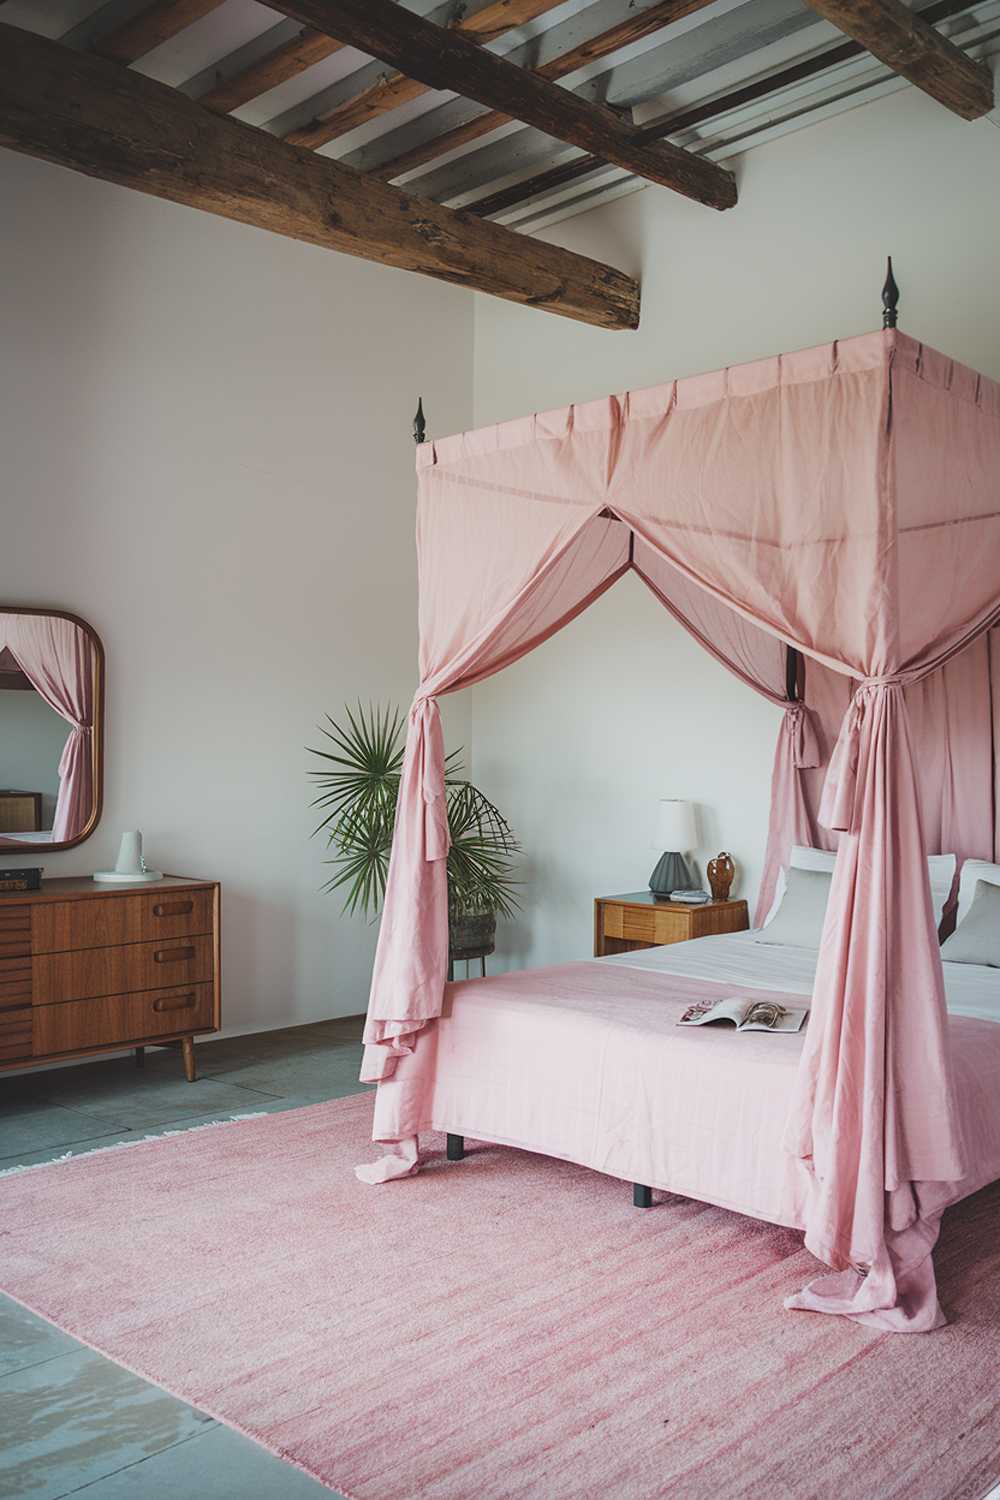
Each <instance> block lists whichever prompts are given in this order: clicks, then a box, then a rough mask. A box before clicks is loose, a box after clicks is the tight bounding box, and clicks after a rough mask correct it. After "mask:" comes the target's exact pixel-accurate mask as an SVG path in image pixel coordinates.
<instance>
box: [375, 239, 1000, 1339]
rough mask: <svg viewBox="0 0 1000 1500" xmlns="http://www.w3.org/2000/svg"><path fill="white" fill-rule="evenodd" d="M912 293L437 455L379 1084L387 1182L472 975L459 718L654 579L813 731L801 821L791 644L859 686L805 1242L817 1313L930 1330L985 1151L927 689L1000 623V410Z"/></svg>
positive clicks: (425, 471) (378, 1009) (790, 769)
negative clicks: (456, 714)
mask: <svg viewBox="0 0 1000 1500" xmlns="http://www.w3.org/2000/svg"><path fill="white" fill-rule="evenodd" d="M895 298H896V292H895V284H894V282H893V281H892V278H891V267H890V277H889V280H888V281H887V285H886V288H885V291H884V308H885V316H884V326H883V328H882V330H881V331H879V332H877V333H870V334H864V335H861V336H859V337H853V338H849V339H845V340H840V341H836V342H834V343H832V344H825V345H822V346H819V347H817V348H812V349H806V350H803V351H800V352H797V353H794V354H790V355H779V356H776V357H775V358H772V359H764V360H759V361H755V362H754V363H751V364H745V365H740V366H734V367H731V368H728V369H723V370H719V371H716V372H713V373H711V374H706V375H699V376H694V377H691V378H688V379H681V380H675V381H671V382H669V383H667V384H665V385H660V386H655V387H652V388H650V389H646V390H639V391H631V392H627V393H624V394H620V395H616V396H608V397H605V398H603V399H601V400H597V401H590V402H587V403H584V404H578V405H573V406H569V407H564V408H561V409H559V410H556V411H550V412H544V413H537V414H535V415H533V416H530V417H525V418H522V419H519V420H516V421H511V422H505V423H502V424H500V425H497V426H492V427H487V428H483V429H480V430H478V431H474V432H468V433H464V434H461V435H459V436H456V437H451V438H445V439H441V440H435V441H431V442H423V443H422V444H421V445H420V446H419V447H418V449H417V473H418V506H417V550H418V561H419V581H420V674H421V683H420V687H419V689H418V691H417V694H416V697H415V699H414V703H413V707H412V709H411V713H410V723H409V734H408V739H407V747H406V759H405V764H404V769H403V776H402V782H401V788H400V797H399V804H398V810H397V824H396V835H395V841H394V846H393V853H392V859H391V863H390V870H389V879H388V887H387V893H386V902H385V909H384V914H383V920H382V929H381V933H380V937H379V946H378V952H377V956H376V962H375V970H374V976H373V984H372V993H371V1000H370V1005H369V1012H368V1022H367V1026H366V1031H365V1041H366V1043H367V1049H366V1061H365V1066H364V1069H363V1072H362V1077H363V1078H365V1079H366V1080H369V1081H370V1080H379V1081H380V1088H379V1094H378V1098H377V1102H376V1119H375V1132H374V1134H375V1139H376V1140H380V1141H382V1142H386V1143H393V1149H392V1151H391V1152H390V1153H389V1154H388V1155H387V1156H386V1157H384V1158H383V1161H382V1163H381V1165H380V1167H379V1170H378V1172H377V1173H376V1174H375V1175H376V1176H378V1177H379V1178H381V1179H382V1180H384V1179H385V1178H387V1177H389V1176H393V1175H401V1174H402V1173H404V1172H409V1171H411V1170H413V1169H414V1168H415V1165H416V1139H415V1138H416V1134H417V1132H418V1131H419V1129H420V1128H423V1127H425V1126H426V1124H427V1123H428V1122H427V1121H426V1119H425V1118H424V1117H423V1111H424V1092H425V1091H424V1089H423V1088H422V1086H421V1082H420V1079H421V1069H420V1068H419V1067H417V1068H413V1067H410V1068H408V1069H407V1070H406V1079H405V1082H401V1081H399V1080H397V1079H395V1078H394V1077H393V1074H394V1069H395V1063H396V1060H397V1059H398V1058H399V1057H400V1056H401V1055H408V1054H410V1053H414V1062H416V1061H417V1060H418V1059H419V1056H420V1054H421V1052H423V1054H424V1059H425V1066H424V1069H423V1073H424V1076H429V1074H430V1072H431V1071H432V1070H433V1054H434V1045H433V1027H431V1032H430V1034H429V1035H427V1036H421V1034H420V1033H421V1032H422V1031H423V1030H424V1028H426V1027H427V1026H428V1024H429V1023H431V1022H432V1021H433V1020H434V1019H435V1018H436V1017H437V1016H438V1015H440V1013H441V1005H442V999H443V992H444V982H445V976H446V973H447V961H448V911H447V876H446V866H445V860H446V855H447V840H448V830H447V816H446V804H445V799H444V795H443V793H444V760H443V745H442V737H441V730H440V723H439V717H438V711H437V705H436V699H437V698H438V697H439V696H440V695H441V694H443V693H447V692H452V691H455V690H457V689H458V688H462V687H466V686H468V685H470V684H471V683H474V682H477V681H479V680H482V679H483V678H485V677H487V676H490V675H492V674H493V673H495V672H497V671H500V670H502V668H503V667H505V666H507V665H509V664H510V663H511V662H513V661H515V660H517V659H518V658H519V657H521V656H523V655H524V654H525V653H526V652H528V651H530V650H531V649H533V647H535V646H536V645H539V644H540V643H541V642H542V641H544V640H545V639H547V638H548V637H549V636H550V635H552V634H553V633H554V632H555V631H556V630H558V629H560V628H561V627H562V626H563V625H565V624H566V623H568V622H569V621H570V620H571V619H573V618H574V617H575V616H576V615H577V614H579V613H580V612H581V611H582V610H583V609H585V608H586V607H587V606H588V605H589V604H590V603H591V602H592V601H593V600H594V599H596V598H597V597H598V596H599V595H600V594H601V593H603V592H604V591H605V590H606V589H607V588H609V587H610V586H611V585H612V584H613V583H614V582H615V581H616V580H617V579H618V578H619V577H621V576H622V574H623V573H625V572H627V571H629V570H635V571H636V572H638V573H639V575H640V576H641V577H642V578H643V580H644V581H645V582H646V583H647V584H648V586H649V587H651V588H652V589H653V591H654V592H655V593H656V595H657V597H658V598H659V599H660V600H661V602H662V603H663V604H664V605H665V607H666V608H667V609H668V610H670V612H671V613H672V614H673V615H675V617H676V618H678V619H679V620H680V621H681V622H682V623H683V624H684V625H685V627H686V628H687V629H689V630H690V631H691V632H692V633H693V634H694V635H695V636H696V637H697V638H698V639H699V640H701V642H702V644H704V645H705V646H706V647H707V648H708V649H709V650H710V651H712V652H713V654H714V655H715V656H716V657H717V658H718V659H719V660H721V661H723V662H724V663H725V665H726V666H727V667H729V668H730V669H731V670H732V671H733V672H735V673H736V674H737V675H738V676H740V677H741V678H742V679H743V680H744V681H745V682H747V683H748V685H750V686H752V687H754V688H755V689H756V690H757V691H760V692H763V693H765V694H766V695H767V696H768V697H770V698H771V699H772V701H774V702H776V703H780V704H782V705H784V706H785V707H786V710H787V711H786V715H785V723H784V726H783V730H782V735H781V738H780V741H779V752H778V757H777V760H776V771H775V782H774V787H773V792H774V795H775V799H776V801H778V802H781V801H784V803H785V804H787V805H788V806H790V807H791V808H792V813H791V820H792V821H791V826H794V819H795V802H796V796H797V792H796V771H797V769H798V768H801V767H803V766H808V765H810V764H811V765H815V764H816V763H817V754H816V746H815V742H814V737H813V734H812V729H811V725H810V722H809V718H808V716H807V714H806V713H805V711H804V709H803V708H802V705H801V704H799V703H797V702H789V699H790V698H792V697H794V696H795V695H794V694H792V693H790V691H789V688H790V686H791V685H792V684H791V683H790V682H789V681H788V680H787V679H786V666H787V659H788V651H787V648H791V649H792V650H793V651H796V652H801V653H803V655H804V656H806V657H807V658H812V659H814V660H815V661H817V662H819V663H821V664H822V665H823V666H825V667H826V668H829V669H832V671H834V672H836V673H840V674H844V675H845V676H846V677H847V678H849V679H853V680H854V683H855V691H854V693H853V697H852V698H851V700H850V704H849V707H848V710H847V713H846V714H845V716H844V720H843V724H842V726H841V728H840V733H839V738H838V740H837V743H836V746H835V749H834V751H833V754H832V757H831V760H830V766H829V769H828V772H827V776H826V782H825V787H824V792H823V798H822V805H821V807H820V820H821V822H822V823H823V824H824V825H825V827H827V828H828V829H831V830H838V831H840V837H839V842H838V857H837V864H836V869H835V873H834V877H833V883H832V889H831V894H830V900H829V905H828V910H827V920H826V925H825V928H824V934H823V941H822V945H821V949H820V954H819V963H818V969H817V976H816V986H815V991H814V995H813V1005H812V1019H811V1023H810V1026H809V1028H808V1031H807V1034H806V1041H805V1045H804V1050H803V1056H802V1065H801V1069H800V1073H799V1078H798V1086H797V1091H796V1095H795V1098H794V1100H793V1102H792V1108H791V1111H790V1116H789V1123H788V1129H787V1135H786V1146H787V1148H788V1149H789V1150H790V1151H792V1152H793V1153H794V1154H795V1155H797V1156H798V1157H799V1158H801V1159H802V1160H803V1161H804V1162H805V1163H806V1164H807V1167H808V1170H809V1172H810V1182H811V1200H810V1207H809V1215H808V1223H807V1231H806V1243H807V1245H808V1246H809V1248H810V1249H811V1250H812V1251H813V1253H814V1254H816V1255H817V1256H818V1257H819V1258H820V1259H821V1260H823V1261H825V1262H826V1263H827V1264H828V1265H830V1266H831V1267H833V1268H834V1274H833V1275H832V1276H830V1277H828V1278H825V1279H822V1278H821V1281H820V1282H818V1283H814V1284H813V1286H812V1287H811V1288H809V1289H807V1290H806V1291H804V1292H803V1293H802V1294H800V1297H799V1298H798V1299H797V1300H796V1302H795V1305H797V1306H807V1307H813V1308H816V1309H818V1310H825V1311H839V1312H847V1313H849V1314H851V1315H854V1316H865V1317H868V1318H869V1319H875V1320H877V1321H880V1322H881V1323H882V1324H883V1325H884V1326H890V1327H905V1328H914V1329H917V1328H928V1327H933V1326H936V1325H937V1323H938V1321H940V1312H939V1309H938V1306H937V1298H936V1292H935V1288H934V1279H933V1267H932V1263H931V1259H930V1249H931V1247H932V1245H933V1242H934V1238H935V1237H936V1233H937V1221H938V1219H939V1218H940V1211H941V1209H940V1205H941V1203H943V1201H944V1199H945V1193H946V1188H947V1185H948V1184H949V1183H952V1184H953V1183H955V1182H956V1181H958V1180H959V1179H961V1177H962V1175H963V1151H962V1142H961V1140H960V1139H959V1138H958V1130H957V1126H956V1124H955V1116H954V1112H953V1110H952V1104H951V1081H950V1072H949V1060H948V1052H947V1046H946V1038H945V1019H946V1013H945V1001H944V987H943V978H942V970H941V960H940V952H939V947H938V940H937V933H936V928H935V923H934V919H933V914H932V907H931V900H930V893H929V888H928V880H927V868H926V860H925V840H924V833H923V829H922V824H921V813H920V805H919V797H918V790H917V781H916V776H915V770H914V763H913V753H912V746H911V734H910V728H909V722H908V714H907V707H906V701H905V697H904V692H903V689H904V688H905V687H907V686H908V685H910V684H912V683H914V682H916V681H919V680H920V679H922V678H924V677H925V676H927V675H928V674H930V673H933V672H935V671H936V670H937V669H939V668H941V667H943V666H944V665H945V664H946V663H947V662H948V661H949V660H951V659H952V658H953V657H955V656H956V655H957V654H958V653H959V652H961V651H962V650H963V649H964V648H965V647H967V646H969V645H970V644H971V643H972V642H974V641H975V640H976V639H977V638H978V637H979V636H980V635H982V633H983V632H984V631H986V630H987V629H988V628H989V627H990V626H991V625H992V624H994V623H996V621H997V619H998V617H1000V576H998V574H1000V570H998V566H997V560H998V557H1000V551H998V545H1000V505H998V493H997V492H998V488H1000V386H998V385H997V384H995V383H994V382H992V381H990V380H987V379H986V378H984V377H982V376H979V375H977V374H976V373H975V372H974V371H972V370H970V369H968V368H967V367H965V366H963V365H960V364H957V363H956V362H955V361H953V360H951V359H948V358H947V357H945V356H944V355H941V354H939V353H937V352H936V351H934V350H933V349H930V348H928V347H927V346H925V345H923V344H921V343H919V342H918V341H916V340H915V339H912V338H910V337H908V336H907V335H906V334H904V333H902V332H900V331H899V330H898V329H897V328H896V326H895V323H896V303H895ZM419 417H422V408H421V410H420V411H419V412H418V418H419ZM418 425H419V424H418ZM415 435H418V436H422V435H423V434H422V433H419V432H415ZM793 662H794V658H793ZM772 822H773V819H772ZM801 841H803V842H807V841H808V840H801ZM858 1267H860V1268H862V1273H861V1274H858V1272H857V1270H856V1269H853V1268H858Z"/></svg>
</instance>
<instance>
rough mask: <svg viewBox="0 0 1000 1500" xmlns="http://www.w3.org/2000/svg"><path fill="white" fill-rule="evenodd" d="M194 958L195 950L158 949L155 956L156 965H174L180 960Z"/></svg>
mask: <svg viewBox="0 0 1000 1500" xmlns="http://www.w3.org/2000/svg"><path fill="white" fill-rule="evenodd" d="M182 958H185V959H186V958H194V949H193V948H158V949H157V950H156V952H155V953H154V954H153V962H154V964H172V963H176V962H177V960H178V959H182Z"/></svg>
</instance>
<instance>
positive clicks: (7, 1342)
mask: <svg viewBox="0 0 1000 1500" xmlns="http://www.w3.org/2000/svg"><path fill="white" fill-rule="evenodd" d="M79 1347H80V1346H79V1344H78V1343H77V1342H76V1340H75V1339H71V1338H70V1336H69V1334H68V1333H62V1332H61V1331H60V1330H59V1329H58V1328H53V1326H52V1324H51V1323H46V1321H45V1319H44V1318H40V1317H39V1316H38V1314H37V1313H33V1312H29V1311H28V1309H27V1308H26V1307H22V1306H21V1305H20V1303H18V1302H12V1301H11V1299H10V1298H9V1297H4V1296H2V1295H0V1376H3V1375H10V1374H13V1372H14V1371H15V1370H26V1369H28V1368H29V1367H30V1366H31V1365H41V1364H44V1363H45V1361H46V1360H47V1359H56V1358H57V1357H58V1356H59V1355H60V1354H70V1353H72V1352H73V1351H74V1350H75V1349H79Z"/></svg>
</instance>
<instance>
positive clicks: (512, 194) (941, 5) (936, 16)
mask: <svg viewBox="0 0 1000 1500" xmlns="http://www.w3.org/2000/svg"><path fill="white" fill-rule="evenodd" d="M969 4H970V0H933V3H932V4H931V5H926V6H923V7H921V9H920V10H919V12H917V13H916V14H919V16H920V17H921V18H922V19H923V20H924V21H925V22H927V23H928V24H929V23H931V22H936V21H946V20H948V19H949V18H950V17H951V16H954V15H959V14H960V13H961V12H962V11H964V10H968V8H969ZM866 50H867V49H866V48H865V47H863V46H862V45H861V43H860V42H855V41H850V42H840V43H839V44H838V45H836V46H834V47H830V48H827V49H826V50H825V51H823V52H817V53H814V54H813V55H812V56H811V57H806V58H803V59H802V61H801V62H797V63H792V64H790V65H789V66H788V67H786V68H779V69H778V70H777V71H776V72H774V73H768V74H765V75H764V76H763V77H762V78H755V79H753V80H751V82H750V83H744V84H740V85H739V87H737V88H734V89H730V90H728V91H727V92H726V93H724V94H719V95H717V96H715V97H714V98H712V99H707V100H705V102H704V103H702V104H695V105H691V106H690V107H689V108H688V109H682V110H673V111H671V112H670V113H668V114H664V115H660V116H659V117H658V118H657V119H655V120H650V121H649V122H648V123H647V124H645V125H643V126H641V128H640V134H641V137H642V139H644V140H650V141H652V140H658V139H659V138H660V137H661V136H664V135H673V134H675V133H679V132H680V131H683V130H691V129H693V128H694V127H695V126H697V125H705V124H707V123H708V122H709V121H711V120H715V119H717V118H718V117H719V116H721V115H724V114H727V113H728V111H729V110H731V109H741V108H742V107H743V106H744V105H745V104H753V103H756V101H757V100H759V99H766V98H767V97H768V96H769V95H770V94H777V93H780V92H781V90H782V89H786V88H790V87H791V86H792V85H794V84H796V83H802V82H803V81H804V80H805V79H807V78H815V77H816V76H817V74H820V73H825V72H826V71H827V70H828V69H830V68H834V67H839V65H840V64H841V63H845V62H849V61H851V59H853V58H855V57H861V56H862V55H863V54H864V53H865V51H866ZM607 165H608V163H607V162H606V161H605V160H604V159H603V157H600V156H592V155H586V156H575V157H574V158H573V160H572V161H568V162H561V163H560V164H559V165H558V166H555V167H549V168H547V169H546V170H545V171H544V172H538V173H536V175H535V176H534V177H529V178H526V179H525V180H524V181H522V182H518V183H515V184H514V185H513V186H512V187H509V188H501V189H499V190H498V191H497V192H495V193H489V194H487V195H486V196H485V197H483V198H477V199H476V201H475V202H474V203H467V204H466V205H465V209H466V212H467V213H472V214H480V215H482V216H483V217H489V216H490V215H491V214H499V213H503V212H504V211H505V210H506V209H508V208H515V207H516V206H517V205H518V204H519V203H527V202H530V200H531V199H532V198H537V197H538V196H539V194H541V193H546V192H551V191H552V190H553V189H554V188H558V187H565V186H566V185H567V184H569V183H571V182H578V181H580V180H581V179H582V178H585V177H589V176H591V174H592V173H594V172H599V171H601V170H602V168H604V167H606V166H607ZM371 175H373V176H374V175H376V174H374V173H372V174H371Z"/></svg>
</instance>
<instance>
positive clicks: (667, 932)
mask: <svg viewBox="0 0 1000 1500" xmlns="http://www.w3.org/2000/svg"><path fill="white" fill-rule="evenodd" d="M749 925H750V923H749V920H748V917H747V904H746V902H745V901H706V902H705V904H704V906H682V905H681V904H680V903H679V902H676V901H674V902H671V901H659V900H657V898H656V897H655V896H654V895H653V894H652V892H651V891H634V892H632V894H631V895H628V896H598V898H597V900H596V901H595V902H594V957H595V958H603V957H604V956H605V955H606V954H608V953H632V952H634V950H635V949H636V948H655V947H658V946H659V945H660V944H661V943H683V942H684V941H685V940H686V939H687V938H698V937H714V936H715V934H716V933H720V932H745V931H746V929H747V927H749Z"/></svg>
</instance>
